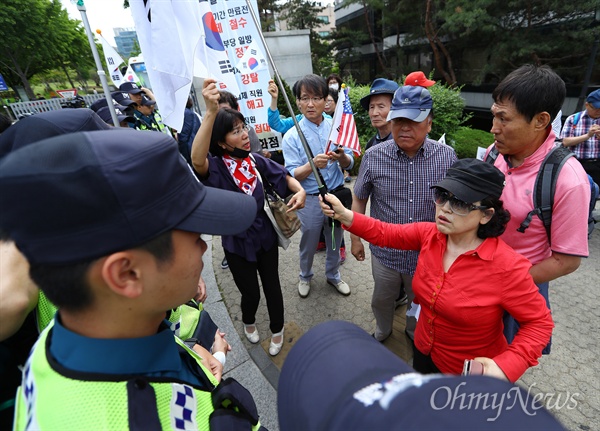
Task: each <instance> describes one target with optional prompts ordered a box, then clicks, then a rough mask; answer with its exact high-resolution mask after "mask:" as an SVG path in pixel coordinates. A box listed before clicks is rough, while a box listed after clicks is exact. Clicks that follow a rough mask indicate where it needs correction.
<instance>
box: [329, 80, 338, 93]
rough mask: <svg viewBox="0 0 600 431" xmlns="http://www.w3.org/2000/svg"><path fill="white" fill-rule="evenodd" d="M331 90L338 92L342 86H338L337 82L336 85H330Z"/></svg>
mask: <svg viewBox="0 0 600 431" xmlns="http://www.w3.org/2000/svg"><path fill="white" fill-rule="evenodd" d="M329 88H332V89H334V90H335V91H338V90H339V89H340V84H338V83H337V82H336V83H335V84H329Z"/></svg>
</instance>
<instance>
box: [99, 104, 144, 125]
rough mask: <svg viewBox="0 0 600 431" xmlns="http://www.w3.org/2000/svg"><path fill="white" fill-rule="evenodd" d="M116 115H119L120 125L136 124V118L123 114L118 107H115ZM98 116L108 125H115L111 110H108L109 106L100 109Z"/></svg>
mask: <svg viewBox="0 0 600 431" xmlns="http://www.w3.org/2000/svg"><path fill="white" fill-rule="evenodd" d="M115 113H116V114H117V120H118V121H119V124H120V123H121V122H122V121H127V122H128V123H133V122H135V117H133V116H132V115H127V114H126V113H124V112H122V111H121V110H120V109H119V108H117V107H116V106H115ZM97 114H98V116H99V117H100V118H102V120H103V121H104V122H105V123H107V124H112V123H113V119H112V116H111V115H110V109H109V108H108V106H105V107H104V108H100V109H98V112H97Z"/></svg>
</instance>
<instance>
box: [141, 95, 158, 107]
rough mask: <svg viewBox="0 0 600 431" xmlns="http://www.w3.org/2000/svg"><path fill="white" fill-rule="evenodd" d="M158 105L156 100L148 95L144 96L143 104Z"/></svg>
mask: <svg viewBox="0 0 600 431" xmlns="http://www.w3.org/2000/svg"><path fill="white" fill-rule="evenodd" d="M154 105H156V101H155V100H152V99H150V98H149V97H147V96H142V106H154Z"/></svg>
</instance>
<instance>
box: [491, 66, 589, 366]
mask: <svg viewBox="0 0 600 431" xmlns="http://www.w3.org/2000/svg"><path fill="white" fill-rule="evenodd" d="M565 94H566V89H565V83H564V82H563V80H562V79H561V78H560V77H559V76H558V75H557V74H556V73H555V72H553V71H552V69H550V68H549V67H548V66H541V67H537V66H534V65H524V66H522V67H520V68H518V69H517V70H515V71H513V72H511V73H510V74H509V75H508V76H507V77H506V78H504V80H502V82H500V84H498V86H497V87H496V89H495V90H494V92H493V93H492V97H493V99H494V104H493V105H492V108H491V111H492V114H493V116H494V119H493V124H492V129H491V132H492V133H493V134H494V139H495V140H494V144H493V145H494V146H496V148H497V149H498V151H499V152H500V155H499V156H498V158H497V159H496V161H495V163H494V164H495V166H496V167H497V168H498V169H500V171H502V172H503V173H504V174H505V176H506V186H505V187H504V191H503V193H502V200H503V201H504V206H505V207H506V209H508V210H509V211H510V213H511V216H512V217H511V220H510V222H509V223H508V225H507V227H506V231H505V233H504V234H503V235H502V239H503V240H504V241H506V242H507V243H508V244H509V245H510V246H511V247H513V248H514V249H515V250H516V251H517V252H519V253H521V254H522V255H524V256H525V257H526V258H528V259H529V261H530V262H531V263H532V265H533V266H532V268H531V271H530V273H531V275H532V276H533V280H534V281H535V283H536V284H537V286H538V287H539V289H540V293H541V294H542V295H543V296H544V298H545V299H546V302H547V304H548V307H550V303H549V301H548V285H549V282H550V281H551V280H554V279H556V278H558V277H561V276H563V275H566V274H569V273H571V272H573V271H575V270H576V269H577V268H578V267H579V264H580V262H581V258H582V257H587V256H588V242H587V216H588V205H589V201H590V186H589V182H588V179H587V176H586V174H585V171H584V170H583V168H582V166H581V164H580V163H579V162H578V161H577V159H575V158H574V157H571V158H569V159H568V160H567V162H566V163H565V165H564V166H563V167H562V169H561V170H560V173H559V176H558V180H557V183H556V192H555V195H554V205H553V207H552V225H551V231H550V238H549V237H548V235H547V233H546V230H545V228H544V226H543V223H542V221H541V219H540V218H539V217H538V216H536V215H534V216H533V218H532V220H531V223H530V224H529V227H528V228H527V229H525V231H524V232H519V231H517V228H518V227H519V226H520V224H521V223H522V222H523V220H524V219H525V218H526V217H527V214H528V213H529V212H530V211H531V210H532V209H533V208H534V203H533V199H532V194H533V190H534V184H535V179H536V177H537V174H538V172H539V170H540V167H541V165H542V162H543V161H544V158H545V157H546V155H547V154H548V153H549V152H550V151H551V150H552V148H553V147H554V145H555V142H554V141H555V139H556V135H555V134H554V132H553V131H552V119H553V118H554V117H555V116H556V114H557V113H558V111H559V110H560V109H561V106H562V103H563V101H564V98H565ZM488 151H489V149H488ZM508 317H509V318H507V319H505V329H504V333H505V335H506V338H507V340H508V342H509V343H510V342H511V341H512V339H513V337H514V334H515V333H516V331H517V330H518V325H516V324H515V322H514V320H513V319H512V318H510V316H508ZM544 353H545V354H548V353H550V344H548V346H547V347H546V349H544Z"/></svg>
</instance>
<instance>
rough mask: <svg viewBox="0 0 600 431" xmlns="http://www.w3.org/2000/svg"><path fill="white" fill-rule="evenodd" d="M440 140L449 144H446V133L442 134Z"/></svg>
mask: <svg viewBox="0 0 600 431" xmlns="http://www.w3.org/2000/svg"><path fill="white" fill-rule="evenodd" d="M438 142H439V143H440V144H442V145H447V144H446V134H445V133H444V134H443V135H442V136H440V139H438Z"/></svg>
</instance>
